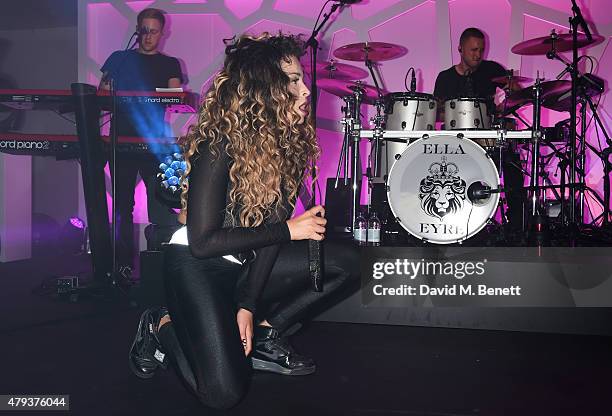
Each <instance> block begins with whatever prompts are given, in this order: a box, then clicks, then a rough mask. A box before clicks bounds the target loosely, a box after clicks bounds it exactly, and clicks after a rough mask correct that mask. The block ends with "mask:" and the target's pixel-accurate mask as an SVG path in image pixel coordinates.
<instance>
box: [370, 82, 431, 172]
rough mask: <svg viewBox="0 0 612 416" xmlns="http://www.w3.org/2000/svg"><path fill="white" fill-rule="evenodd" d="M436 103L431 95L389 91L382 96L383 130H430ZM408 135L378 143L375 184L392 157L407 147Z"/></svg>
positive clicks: (391, 160)
mask: <svg viewBox="0 0 612 416" xmlns="http://www.w3.org/2000/svg"><path fill="white" fill-rule="evenodd" d="M437 107H438V106H437V103H436V100H435V98H434V96H433V95H431V94H424V93H419V92H392V93H390V94H387V95H386V96H385V128H386V129H387V130H406V131H413V130H433V129H434V128H435V126H436V110H437ZM408 142H409V140H408V138H405V139H399V140H384V141H382V142H381V146H380V156H379V161H380V164H379V169H378V170H377V172H376V174H375V175H374V182H375V183H379V182H380V183H382V182H384V178H385V177H386V176H388V174H389V170H390V169H391V166H392V165H393V163H394V162H395V156H396V155H400V154H402V152H403V151H404V150H406V147H407V146H408Z"/></svg>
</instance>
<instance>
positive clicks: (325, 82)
mask: <svg viewBox="0 0 612 416" xmlns="http://www.w3.org/2000/svg"><path fill="white" fill-rule="evenodd" d="M317 85H318V86H319V87H320V88H321V89H323V90H325V91H327V92H329V93H331V94H333V95H337V96H338V97H346V96H349V95H353V93H354V92H355V91H356V90H358V89H361V90H362V96H361V97H362V98H361V100H362V102H364V103H366V104H374V103H375V102H376V100H378V91H376V87H374V86H372V85H368V84H364V83H362V82H360V81H357V82H351V81H341V80H337V79H328V78H323V79H320V80H319V81H317ZM381 93H382V94H383V95H385V94H386V91H384V90H381Z"/></svg>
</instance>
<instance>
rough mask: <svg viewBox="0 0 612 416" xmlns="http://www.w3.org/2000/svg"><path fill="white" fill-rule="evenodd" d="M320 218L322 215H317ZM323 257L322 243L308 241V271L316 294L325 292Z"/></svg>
mask: <svg viewBox="0 0 612 416" xmlns="http://www.w3.org/2000/svg"><path fill="white" fill-rule="evenodd" d="M317 216H318V217H320V216H321V213H317ZM321 262H322V255H321V242H320V241H317V240H308V269H309V272H310V286H311V287H312V290H313V291H314V292H322V291H323V266H322V264H321Z"/></svg>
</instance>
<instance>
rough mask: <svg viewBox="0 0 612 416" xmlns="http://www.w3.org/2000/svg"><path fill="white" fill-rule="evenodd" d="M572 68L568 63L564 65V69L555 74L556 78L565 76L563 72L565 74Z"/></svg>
mask: <svg viewBox="0 0 612 416" xmlns="http://www.w3.org/2000/svg"><path fill="white" fill-rule="evenodd" d="M572 69H573V67H572V65H571V64H569V65H567V66H566V67H565V69H564V70H563V71H561V73H560V74H559V75H557V79H561V78H563V77H564V76H565V74H567V73H568V72H570V71H571V70H572Z"/></svg>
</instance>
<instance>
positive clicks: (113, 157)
mask: <svg viewBox="0 0 612 416" xmlns="http://www.w3.org/2000/svg"><path fill="white" fill-rule="evenodd" d="M134 35H136V36H138V38H137V40H136V42H134V44H133V45H131V46H130V43H131V42H132V39H133V38H134ZM139 41H140V35H139V34H138V32H134V33H133V34H132V36H131V37H130V40H129V41H128V44H127V46H126V48H125V49H124V53H125V54H126V55H124V57H123V59H122V60H121V62H120V63H119V65H117V66H116V68H115V69H114V70H112V71H109V72H108V73H106V74H105V75H104V77H103V78H102V80H103V81H104V80H105V79H106V80H107V81H108V84H109V87H110V89H109V92H110V97H111V112H112V120H113V121H112V124H111V137H110V165H111V167H112V168H111V194H112V196H113V198H112V202H111V230H112V231H111V249H112V254H111V255H112V269H111V271H110V273H108V278H109V279H110V283H111V286H112V287H116V288H120V289H121V284H122V283H125V281H124V280H127V278H129V276H127V275H122V274H121V273H120V270H119V267H118V263H117V202H116V199H117V143H118V138H117V121H118V119H117V113H118V106H117V89H116V85H115V78H116V77H117V74H118V72H119V70H120V69H121V67H122V66H123V64H124V63H125V61H126V60H127V53H128V51H129V50H131V49H133V48H134V46H136V43H137V42H139Z"/></svg>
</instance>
